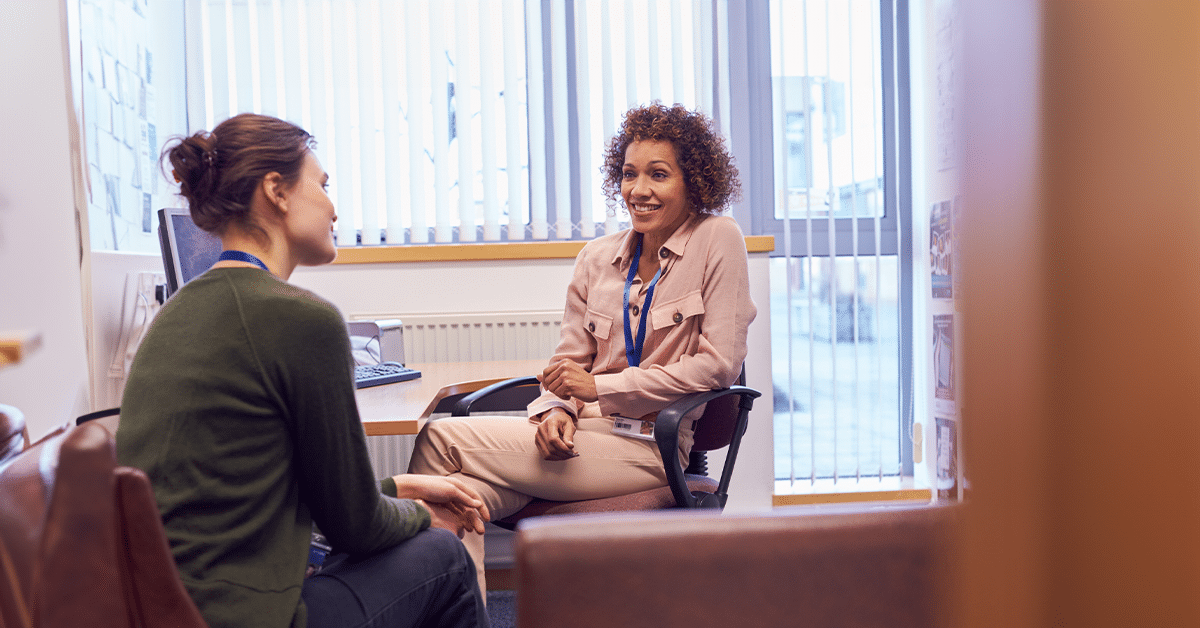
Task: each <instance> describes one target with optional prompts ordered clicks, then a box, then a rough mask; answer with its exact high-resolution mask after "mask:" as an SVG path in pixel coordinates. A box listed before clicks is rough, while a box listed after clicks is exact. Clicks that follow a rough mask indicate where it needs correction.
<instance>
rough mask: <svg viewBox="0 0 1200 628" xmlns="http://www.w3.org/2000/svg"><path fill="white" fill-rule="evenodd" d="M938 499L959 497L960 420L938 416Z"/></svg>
mask: <svg viewBox="0 0 1200 628" xmlns="http://www.w3.org/2000/svg"><path fill="white" fill-rule="evenodd" d="M935 420H936V430H937V494H938V499H957V498H958V422H957V421H955V420H954V419H948V418H946V417H936V419H935Z"/></svg>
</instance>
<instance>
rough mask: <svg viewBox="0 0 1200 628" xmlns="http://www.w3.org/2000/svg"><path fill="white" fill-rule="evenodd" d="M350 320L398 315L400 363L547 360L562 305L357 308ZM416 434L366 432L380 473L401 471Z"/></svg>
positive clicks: (551, 349)
mask: <svg viewBox="0 0 1200 628" xmlns="http://www.w3.org/2000/svg"><path fill="white" fill-rule="evenodd" d="M351 318H352V319H353V320H382V319H397V318H398V319H400V320H401V321H403V323H404V363H405V364H414V363H417V364H419V363H422V362H484V361H491V360H533V359H546V360H549V359H550V356H551V355H552V354H553V353H554V348H555V347H556V346H558V336H559V329H560V328H561V327H562V310H557V311H546V312H537V311H534V312H482V313H469V314H403V313H397V312H369V313H356V314H354V315H353V316H351ZM415 438H416V437H415V436H368V437H367V451H368V453H369V454H370V456H371V464H372V465H373V466H374V468H375V473H376V475H377V476H378V477H380V478H383V477H389V476H393V475H397V474H400V473H404V472H405V471H406V470H407V469H408V459H409V455H410V453H411V452H412V448H413V441H414V440H415Z"/></svg>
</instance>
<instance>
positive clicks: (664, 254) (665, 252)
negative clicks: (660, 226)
mask: <svg viewBox="0 0 1200 628" xmlns="http://www.w3.org/2000/svg"><path fill="white" fill-rule="evenodd" d="M670 254H671V252H670V251H668V250H667V247H665V246H664V247H663V248H661V249H659V250H658V256H659V257H661V258H663V259H667V256H668V255H670Z"/></svg>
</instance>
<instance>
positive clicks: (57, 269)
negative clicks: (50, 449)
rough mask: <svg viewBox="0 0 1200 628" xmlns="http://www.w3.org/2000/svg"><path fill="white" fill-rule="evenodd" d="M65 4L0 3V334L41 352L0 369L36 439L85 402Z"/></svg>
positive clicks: (1, 384)
mask: <svg viewBox="0 0 1200 628" xmlns="http://www.w3.org/2000/svg"><path fill="white" fill-rule="evenodd" d="M65 41H66V27H65V14H64V7H63V2H61V1H50V0H6V1H5V3H4V7H3V9H2V10H0V42H4V43H3V44H2V45H0V85H4V86H5V97H4V98H0V147H3V150H0V334H3V333H4V332H5V331H15V330H37V331H40V332H41V333H42V337H43V344H42V347H41V349H39V350H38V351H36V352H35V353H33V354H32V355H31V356H30V357H29V358H28V359H27V360H25V361H22V362H21V363H20V364H17V365H16V366H10V367H7V368H5V369H4V370H3V371H0V402H2V403H7V404H10V405H13V406H16V407H17V408H20V409H21V410H22V412H24V414H25V417H26V421H27V424H28V426H29V431H30V434H31V435H32V436H33V437H35V438H36V437H37V436H40V435H41V434H43V433H45V432H46V431H49V430H50V429H51V428H53V427H54V426H56V425H60V424H62V423H63V422H65V421H68V420H70V419H71V418H73V417H74V416H76V415H77V414H80V413H81V412H83V411H86V409H87V404H88V400H87V396H88V390H87V383H86V382H87V357H86V355H87V352H86V346H85V340H84V337H85V335H84V319H83V311H84V310H83V297H82V290H81V286H82V281H81V275H82V273H81V270H80V266H81V257H80V256H81V249H80V242H79V236H78V228H77V226H76V222H75V198H74V194H73V192H72V190H73V184H72V168H71V165H72V158H71V149H70V146H71V143H70V133H69V129H70V128H71V126H70V124H69V120H70V118H69V111H70V109H69V107H68V102H69V100H68V99H69V91H68V89H67V85H68V82H67V81H68V73H67V69H66V68H67V64H66V62H65Z"/></svg>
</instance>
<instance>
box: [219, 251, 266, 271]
mask: <svg viewBox="0 0 1200 628" xmlns="http://www.w3.org/2000/svg"><path fill="white" fill-rule="evenodd" d="M225 260H230V261H234V262H246V263H247V264H254V265H255V266H258V267H259V268H261V269H263V270H265V271H267V272H268V273H269V272H271V269H270V268H267V265H266V264H264V263H263V261H262V260H260V259H258V258H257V257H255V256H253V255H251V254H249V253H247V252H245V251H221V256H220V257H218V258H217V261H220V262H223V261H225Z"/></svg>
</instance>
